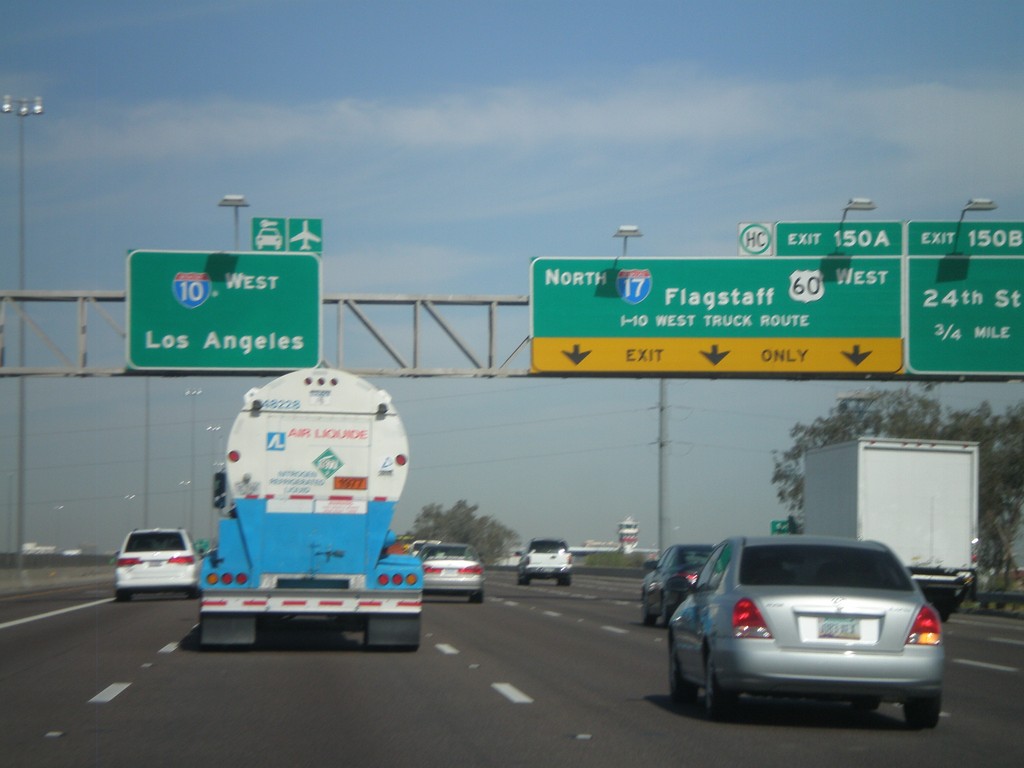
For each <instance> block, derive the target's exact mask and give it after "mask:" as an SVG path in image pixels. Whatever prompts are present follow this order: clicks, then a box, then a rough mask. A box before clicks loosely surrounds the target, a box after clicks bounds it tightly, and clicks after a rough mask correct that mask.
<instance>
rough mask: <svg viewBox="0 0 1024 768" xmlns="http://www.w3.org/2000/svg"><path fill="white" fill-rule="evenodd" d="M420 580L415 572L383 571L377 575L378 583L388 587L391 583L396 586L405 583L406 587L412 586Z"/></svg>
mask: <svg viewBox="0 0 1024 768" xmlns="http://www.w3.org/2000/svg"><path fill="white" fill-rule="evenodd" d="M418 581H419V576H418V575H417V574H415V573H405V574H403V573H392V574H390V575H389V574H386V573H382V574H380V575H379V576H378V577H377V583H378V584H379V585H380V586H382V587H386V586H388V585H389V584H391V585H393V586H396V587H401V586H403V585H404V586H406V587H412V586H415V584H416V583H417V582H418Z"/></svg>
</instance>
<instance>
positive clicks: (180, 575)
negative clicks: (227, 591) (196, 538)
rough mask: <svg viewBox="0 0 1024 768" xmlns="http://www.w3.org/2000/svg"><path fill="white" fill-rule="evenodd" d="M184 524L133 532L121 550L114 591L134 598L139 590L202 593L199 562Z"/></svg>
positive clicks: (118, 596) (120, 598)
mask: <svg viewBox="0 0 1024 768" xmlns="http://www.w3.org/2000/svg"><path fill="white" fill-rule="evenodd" d="M198 560H199V559H198V558H197V556H196V551H195V547H193V546H192V539H191V538H190V537H189V535H188V531H186V530H185V529H184V528H146V529H144V530H135V531H132V532H131V533H129V534H128V535H127V536H126V537H125V540H124V545H123V546H122V547H121V551H120V552H118V553H117V570H116V571H115V575H114V590H115V591H114V594H115V597H116V599H117V600H118V601H125V600H131V599H132V595H134V594H136V593H139V592H182V593H184V594H185V596H186V597H189V598H196V597H199V562H198Z"/></svg>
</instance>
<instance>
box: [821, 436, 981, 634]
mask: <svg viewBox="0 0 1024 768" xmlns="http://www.w3.org/2000/svg"><path fill="white" fill-rule="evenodd" d="M804 532H805V533H808V534H820V535H829V536H844V537H848V538H856V539H873V540H876V541H881V542H883V543H885V544H887V545H889V547H891V548H892V549H893V551H895V552H896V554H897V555H898V556H899V557H900V558H901V559H902V561H903V563H904V564H905V565H906V566H907V568H908V569H909V570H910V572H911V575H912V576H913V577H914V580H915V581H917V583H918V584H919V585H920V586H921V588H922V589H923V590H924V593H925V595H926V596H927V597H928V599H929V600H930V601H931V603H932V604H933V605H934V606H935V607H936V608H937V609H938V611H939V613H940V614H941V615H942V617H943V619H946V618H948V617H949V615H950V614H951V613H952V612H953V611H955V610H956V609H957V607H958V606H959V605H960V603H961V602H962V601H963V600H964V599H965V598H966V597H968V596H972V595H973V593H974V590H975V575H976V574H975V562H974V559H975V552H976V548H977V536H978V444H977V443H972V442H952V441H938V440H905V439H891V438H861V439H858V440H853V441H850V442H846V443H839V444H836V445H830V446H826V447H824V448H818V449H815V450H811V451H808V452H807V453H806V454H805V456H804Z"/></svg>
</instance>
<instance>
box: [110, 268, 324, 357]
mask: <svg viewBox="0 0 1024 768" xmlns="http://www.w3.org/2000/svg"><path fill="white" fill-rule="evenodd" d="M126 293H127V296H126V307H127V315H128V328H127V334H126V336H127V347H128V348H127V366H128V368H131V369H135V370H230V369H257V370H294V369H296V368H305V367H312V366H315V365H317V364H318V363H319V362H320V359H321V340H320V328H321V311H322V310H321V278H320V258H319V256H316V255H313V254H288V255H274V254H260V253H223V252H221V253H208V252H168V251H132V252H131V253H129V254H128V274H127V292H126Z"/></svg>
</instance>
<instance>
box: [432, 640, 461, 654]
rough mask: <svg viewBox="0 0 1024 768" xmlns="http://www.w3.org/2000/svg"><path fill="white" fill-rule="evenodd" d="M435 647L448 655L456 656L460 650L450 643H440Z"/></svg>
mask: <svg viewBox="0 0 1024 768" xmlns="http://www.w3.org/2000/svg"><path fill="white" fill-rule="evenodd" d="M434 647H435V648H437V650H439V651H440V652H441V653H443V654H445V655H446V656H455V655H456V654H458V652H459V649H458V648H455V647H454V646H451V645H448V643H438V644H437V645H435V646H434Z"/></svg>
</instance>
